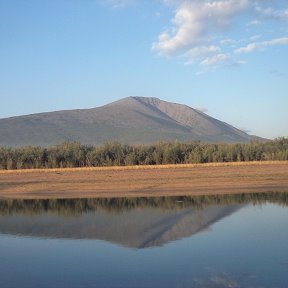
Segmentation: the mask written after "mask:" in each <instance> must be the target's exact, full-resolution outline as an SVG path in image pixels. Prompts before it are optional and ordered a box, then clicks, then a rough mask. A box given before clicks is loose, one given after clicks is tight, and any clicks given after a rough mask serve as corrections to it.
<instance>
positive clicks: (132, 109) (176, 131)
mask: <svg viewBox="0 0 288 288" xmlns="http://www.w3.org/2000/svg"><path fill="white" fill-rule="evenodd" d="M176 139H177V140H179V141H186V142H187V141H194V140H200V141H203V142H214V143H215V142H247V141H249V139H250V136H249V135H248V134H246V133H244V132H242V131H240V130H238V129H236V128H234V127H232V126H231V125H228V124H226V123H224V122H222V121H219V120H217V119H214V118H212V117H210V116H208V115H206V114H203V113H201V112H199V111H198V110H196V109H193V108H191V107H189V106H186V105H182V104H177V103H171V102H167V101H163V100H160V99H158V98H156V97H142V96H130V97H126V98H123V99H120V100H118V101H115V102H112V103H110V104H107V105H105V106H102V107H97V108H93V109H82V110H81V109H78V110H70V111H58V112H49V113H40V114H34V115H26V116H18V117H13V118H6V119H0V146H1V145H2V146H23V145H40V146H46V145H51V144H57V143H60V142H63V141H79V142H82V143H83V144H91V145H93V144H102V143H104V142H107V141H119V142H121V143H127V144H136V143H137V144H148V143H153V142H159V141H174V140H176Z"/></svg>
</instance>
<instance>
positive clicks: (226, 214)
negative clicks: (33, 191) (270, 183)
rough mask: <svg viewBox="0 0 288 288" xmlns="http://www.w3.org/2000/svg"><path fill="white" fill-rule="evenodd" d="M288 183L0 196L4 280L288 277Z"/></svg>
mask: <svg viewBox="0 0 288 288" xmlns="http://www.w3.org/2000/svg"><path fill="white" fill-rule="evenodd" d="M287 285H288V193H262V194H241V195H225V196H197V197H157V198H111V199H72V200H69V199H66V200H0V287H3V288H14V287H17V288H18V287H21V288H26V287H27V288H28V287H29V288H30V287H31V288H32V287H33V288H34V287H35V288H36V287H37V288H38V287H41V288H45V287H47V288H48V287H53V288H57V287H59V288H60V287H61V288H62V287H71V288H72V287H77V288H78V287H101V288H105V287H107V288H110V287H111V288H112V287H123V288H124V287H125V288H126V287H127V288H129V287H137V288H138V287H139V288H141V287H143V288H144V287H155V288H156V287H165V288H169V287H171V288H172V287H173V288H174V287H175V288H176V287H177V288H178V287H185V288H186V287H196V288H198V287H199V288H204V287H213V288H215V287H216V288H218V287H223V288H225V287H229V288H238V287H239V288H241V287H249V288H252V287H255V288H256V287H257V288H260V287H261V288H262V287H267V288H268V287H269V288H271V287H279V288H280V287H283V288H284V287H285V288H286V287H287Z"/></svg>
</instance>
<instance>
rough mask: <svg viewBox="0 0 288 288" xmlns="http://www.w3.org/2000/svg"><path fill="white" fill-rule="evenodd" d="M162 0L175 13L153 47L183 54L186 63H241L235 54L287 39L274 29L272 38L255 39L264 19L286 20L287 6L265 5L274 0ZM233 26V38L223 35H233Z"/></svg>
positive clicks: (173, 54)
mask: <svg viewBox="0 0 288 288" xmlns="http://www.w3.org/2000/svg"><path fill="white" fill-rule="evenodd" d="M162 2H163V3H165V4H166V5H170V6H172V7H174V9H175V14H174V17H173V18H172V20H171V26H170V28H169V29H166V30H165V31H163V32H162V33H160V35H159V36H158V40H157V41H155V42H154V43H153V44H152V50H153V51H155V52H157V53H158V54H160V55H166V56H173V57H175V56H176V57H177V56H181V57H183V56H184V58H186V59H187V60H186V61H184V62H185V64H192V63H193V64H195V63H198V64H199V65H200V66H202V67H212V66H221V65H227V63H230V64H231V63H234V64H237V63H238V64H239V63H240V64H242V63H245V62H244V61H243V60H241V59H237V54H240V53H245V52H246V53H247V52H251V51H255V50H259V49H263V48H267V47H269V46H274V45H286V38H285V37H284V38H280V37H279V36H278V35H277V32H275V33H274V35H275V36H276V37H275V39H274V40H270V41H262V42H256V41H257V40H259V38H261V37H262V36H263V35H262V33H263V31H264V30H263V26H265V23H266V22H267V21H280V22H283V21H284V23H285V22H286V20H288V9H286V10H285V9H282V10H281V9H279V8H278V9H276V8H275V9H274V8H271V7H267V5H272V6H273V5H274V3H273V1H268V0H265V1H264V0H162ZM274 6H275V7H276V5H274ZM278 7H279V5H278ZM240 16H245V19H247V24H246V25H245V24H244V25H243V27H241V26H239V25H237V24H238V23H239V22H238V23H237V21H238V19H239V18H238V17H240ZM249 20H250V21H249ZM260 24H261V25H260ZM235 27H237V29H238V31H237V34H234V35H233V39H231V38H230V37H226V38H225V34H227V35H229V36H231V35H232V33H233V32H234V28H235ZM279 27H280V25H279ZM248 28H249V29H248ZM241 29H242V30H241ZM257 29H258V30H257ZM240 30H241V31H240ZM239 31H240V32H239ZM279 31H280V28H279ZM252 33H253V34H252ZM237 35H238V38H239V36H240V35H241V38H240V39H237ZM282 35H283V34H282ZM223 36H224V37H223ZM264 36H265V35H264ZM277 36H278V37H277ZM249 42H252V43H249ZM245 44H246V46H244V45H245ZM240 45H241V46H243V47H241V46H240ZM235 52H237V53H235Z"/></svg>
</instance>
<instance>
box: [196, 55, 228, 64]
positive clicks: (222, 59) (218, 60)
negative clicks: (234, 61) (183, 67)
mask: <svg viewBox="0 0 288 288" xmlns="http://www.w3.org/2000/svg"><path fill="white" fill-rule="evenodd" d="M229 61H230V55H228V54H216V55H213V56H211V57H207V58H205V59H204V60H203V61H202V62H201V63H200V65H201V66H205V67H215V66H218V65H222V64H227V63H228V62H229Z"/></svg>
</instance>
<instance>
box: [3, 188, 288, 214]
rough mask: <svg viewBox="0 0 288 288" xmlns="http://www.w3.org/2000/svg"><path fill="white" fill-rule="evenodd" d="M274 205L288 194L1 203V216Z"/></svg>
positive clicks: (285, 201)
mask: <svg viewBox="0 0 288 288" xmlns="http://www.w3.org/2000/svg"><path fill="white" fill-rule="evenodd" d="M267 202H269V203H274V204H278V205H281V206H283V207H286V206H288V193H281V192H269V193H251V194H231V195H201V196H174V197H149V198H146V197H139V198H98V199H97V198H95V199H46V200H20V199H18V200H0V215H19V214H21V215H39V214H44V213H50V214H55V215H64V216H77V215H82V214H87V213H93V212H96V211H103V212H106V213H113V214H114V213H123V212H125V211H131V210H133V209H139V208H141V209H143V208H149V209H151V208H152V209H161V210H181V209H186V208H193V209H199V210H201V209H205V208H207V207H209V206H211V205H245V204H248V203H250V204H253V205H261V204H265V203H267Z"/></svg>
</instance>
